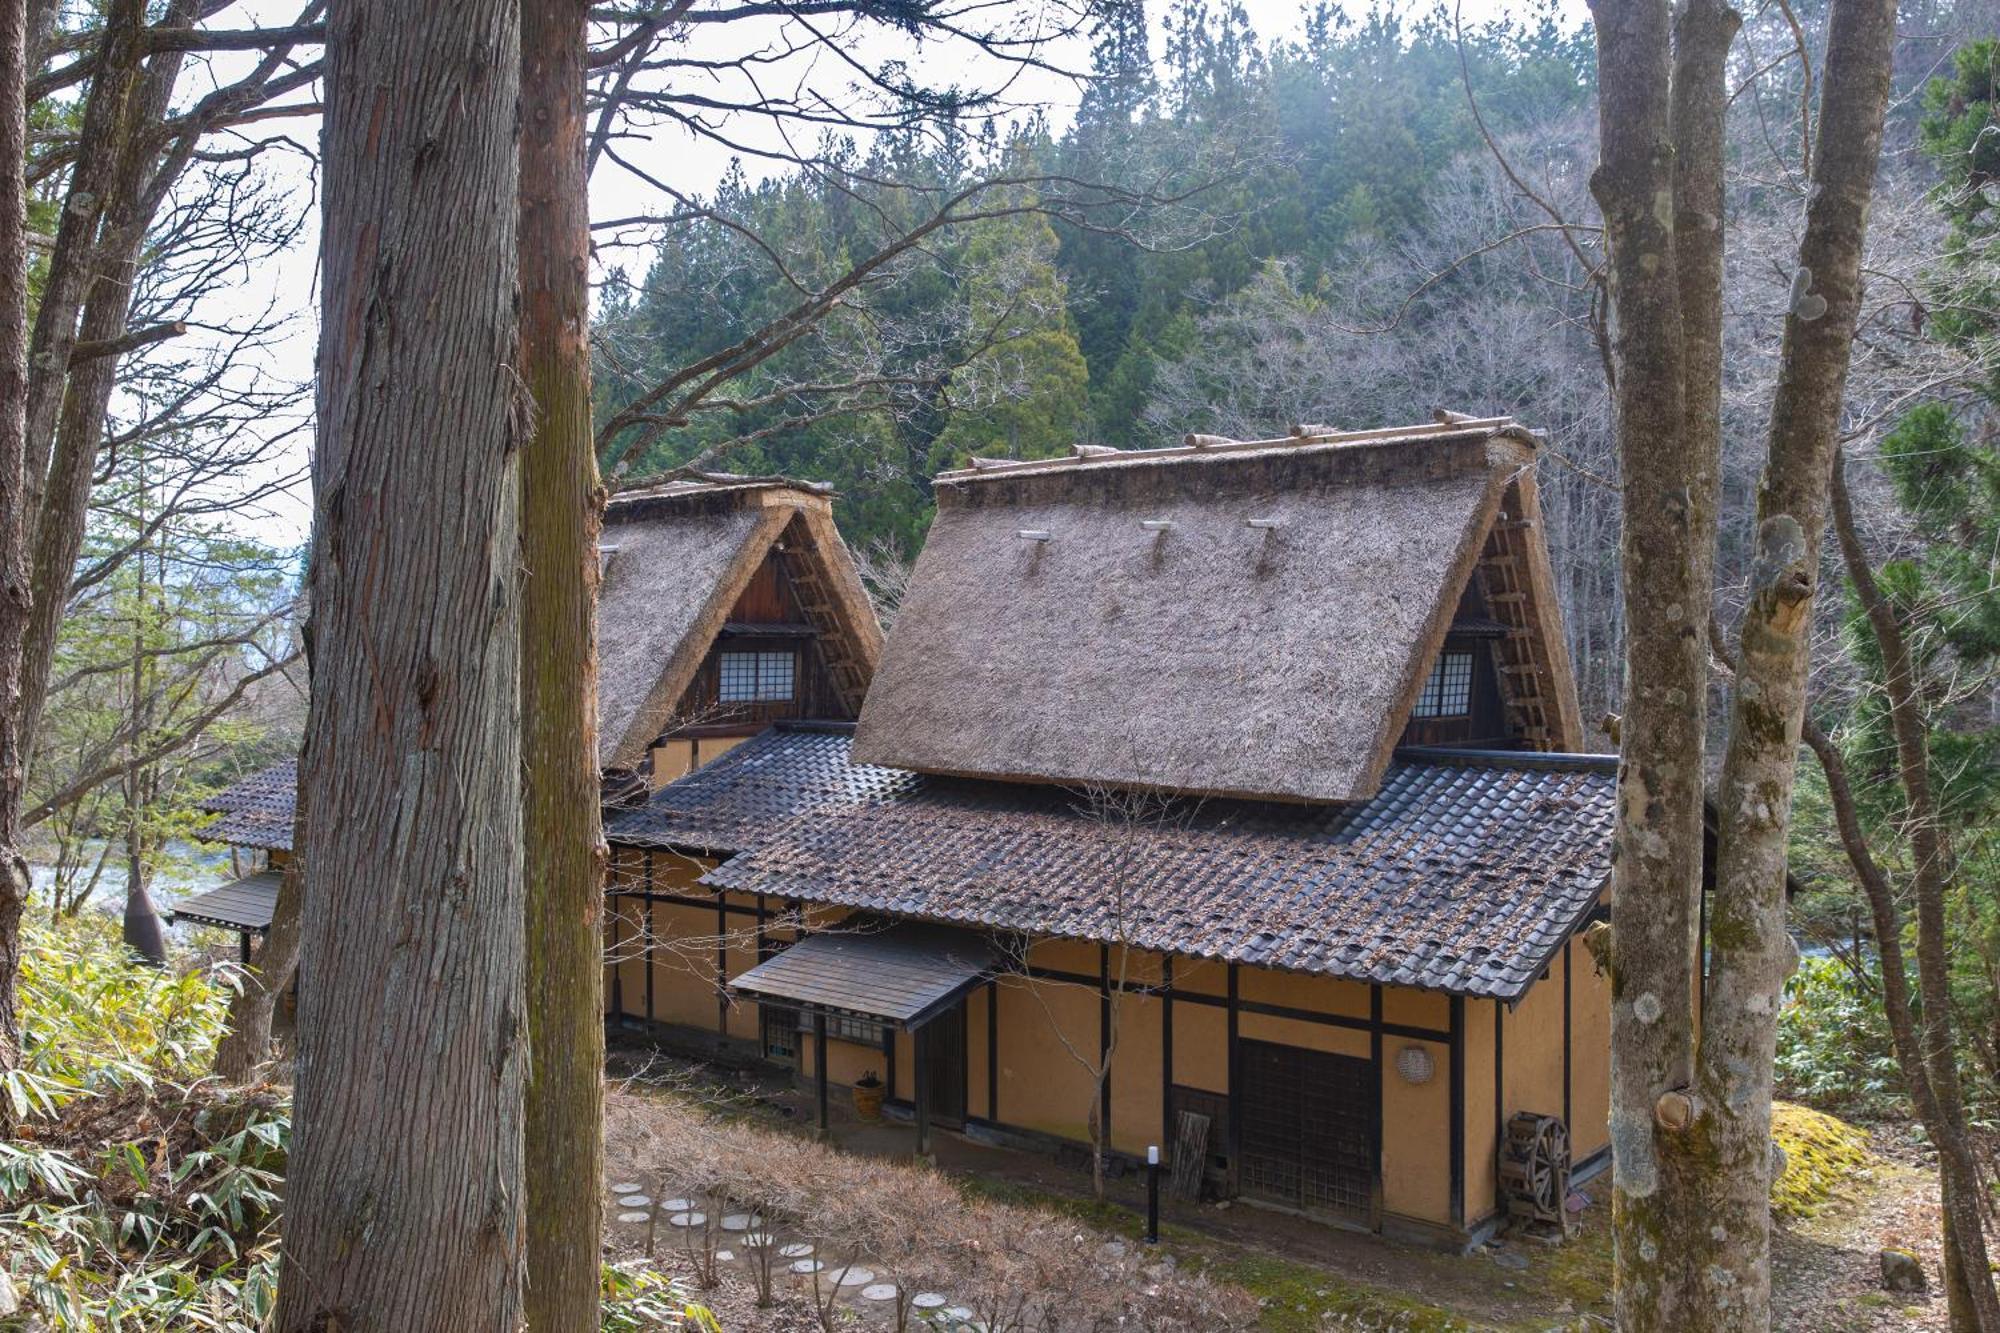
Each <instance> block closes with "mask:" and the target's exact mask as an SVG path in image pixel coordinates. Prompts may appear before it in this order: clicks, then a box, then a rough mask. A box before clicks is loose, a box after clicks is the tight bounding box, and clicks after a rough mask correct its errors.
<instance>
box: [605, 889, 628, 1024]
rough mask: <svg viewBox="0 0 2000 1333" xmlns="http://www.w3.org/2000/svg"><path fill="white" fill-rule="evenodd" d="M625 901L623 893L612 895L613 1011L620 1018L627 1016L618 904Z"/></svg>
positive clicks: (611, 955) (610, 951) (610, 950)
mask: <svg viewBox="0 0 2000 1333" xmlns="http://www.w3.org/2000/svg"><path fill="white" fill-rule="evenodd" d="M623 901H625V899H624V896H623V895H622V894H616V893H614V894H612V895H611V945H610V949H609V953H610V957H611V1012H612V1014H613V1015H614V1016H616V1017H618V1018H623V1017H625V969H624V968H623V967H621V966H620V965H619V962H618V945H619V943H620V941H619V938H618V913H619V912H620V910H622V909H621V908H620V907H619V906H618V904H620V903H621V902H623Z"/></svg>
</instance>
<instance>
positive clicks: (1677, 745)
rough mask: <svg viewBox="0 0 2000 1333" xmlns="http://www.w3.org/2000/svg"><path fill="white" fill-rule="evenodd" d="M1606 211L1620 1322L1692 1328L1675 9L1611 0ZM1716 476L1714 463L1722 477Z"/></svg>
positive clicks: (1603, 108) (1702, 684) (1693, 837)
mask: <svg viewBox="0 0 2000 1333" xmlns="http://www.w3.org/2000/svg"><path fill="white" fill-rule="evenodd" d="M1591 12H1592V14H1593V16H1594V18H1595V21H1596V30H1597V49H1598V88H1599V96H1598V116H1599V139H1600V142H1601V156H1602V164H1601V165H1600V166H1599V167H1598V168H1597V171H1596V173H1595V174H1594V175H1593V176H1592V178H1591V190H1592V192H1593V193H1594V194H1595V195H1596V196H1597V200H1598V204H1599V206H1600V207H1601V209H1602V210H1603V213H1604V225H1605V231H1606V237H1607V245H1608V247H1609V251H1610V256H1611V263H1610V267H1611V273H1610V281H1611V293H1612V299H1613V301H1614V303H1615V309H1616V321H1617V323H1616V328H1615V330H1614V335H1613V351H1614V356H1615V360H1616V364H1617V368H1618V374H1617V389H1616V392H1615V394H1614V398H1613V405H1614V409H1615V414H1616V430H1617V439H1618V442H1619V450H1620V458H1621V464H1622V469H1623V475H1624V488H1623V517H1624V537H1623V542H1622V559H1623V563H1624V568H1625V582H1624V593H1625V618H1624V623H1625V712H1624V718H1623V723H1622V726H1621V735H1622V738H1623V745H1622V750H1623V760H1622V763H1621V764H1620V767H1619V780H1618V789H1619V792H1618V801H1619V818H1618V828H1617V834H1616V845H1615V852H1614V858H1615V859H1614V861H1613V866H1614V870H1613V875H1612V905H1611V913H1612V920H1611V931H1612V939H1611V952H1610V955H1609V958H1610V973H1611V986H1612V1011H1611V1085H1612V1091H1611V1143H1612V1154H1613V1161H1614V1162H1615V1164H1616V1170H1615V1174H1614V1177H1613V1192H1612V1231H1613V1238H1614V1246H1615V1249H1616V1253H1617V1288H1616V1303H1617V1311H1618V1321H1619V1326H1620V1327H1621V1328H1623V1329H1626V1330H1629V1331H1631V1333H1638V1331H1640V1330H1649V1329H1660V1330H1682V1329H1686V1328H1688V1327H1690V1326H1691V1324H1690V1320H1691V1319H1692V1317H1693V1314H1692V1310H1691V1308H1690V1306H1689V1301H1690V1298H1691V1293H1690V1292H1689V1290H1688V1279H1687V1275H1686V1273H1685V1270H1684V1268H1683V1267H1682V1266H1681V1265H1680V1264H1679V1262H1678V1256H1679V1254H1680V1241H1681V1239H1682V1228H1683V1227H1684V1225H1685V1220H1684V1219H1685V1214H1686V1206H1685V1200H1686V1198H1687V1184H1686V1182H1685V1179H1684V1171H1683V1168H1682V1164H1681V1163H1680V1162H1679V1160H1678V1158H1677V1155H1676V1153H1675V1152H1674V1151H1673V1149H1674V1146H1675V1145H1674V1144H1672V1143H1671V1142H1666V1143H1662V1142H1660V1141H1659V1140H1658V1139H1657V1138H1656V1131H1655V1123H1654V1107H1655V1105H1656V1104H1657V1103H1658V1101H1659V1099H1660V1097H1661V1096H1662V1095H1663V1094H1665V1093H1668V1092H1669V1091H1671V1090H1674V1089H1678V1088H1684V1087H1686V1086H1687V1085H1688V1084H1689V1083H1690V1082H1691V1081H1692V1074H1693V1063H1694V1042H1693V1033H1692V1028H1691V1019H1692V1016H1693V1013H1694V1005H1695V984H1694V983H1695V926H1696V921H1697V916H1696V908H1697V904H1698V901H1699V897H1700V894H1701V860H1702V858H1701V851H1702V753H1703V721H1704V717H1703V714H1704V708H1703V703H1704V700H1705V698H1706V694H1707V680H1708V652H1707V615H1708V597H1709V589H1708V588H1707V587H1706V586H1705V584H1704V582H1703V572H1704V570H1705V569H1706V568H1707V565H1706V563H1705V562H1704V561H1702V560H1700V559H1697V558H1696V557H1695V556H1694V555H1693V553H1692V552H1691V550H1690V547H1689V544H1688V535H1689V527H1690V524H1692V523H1695V522H1697V521H1698V518H1697V512H1696V511H1697V510H1698V508H1699V507H1700V506H1701V505H1703V504H1705V503H1709V501H1708V500H1707V499H1706V497H1705V495H1704V493H1703V490H1702V488H1703V484H1704V480H1705V478H1704V476H1703V467H1702V462H1701V460H1700V458H1699V456H1698V452H1697V451H1696V450H1693V449H1689V448H1684V447H1683V445H1682V441H1681V438H1680V437H1681V432H1682V430H1683V428H1684V421H1685V414H1686V411H1687V392H1686V388H1685V377H1684V357H1683V354H1682V338H1681V293H1680V287H1679V284H1678V279H1677V274H1676V270H1675V267H1674V209H1673V207H1672V200H1673V199H1674V196H1675V173H1674V153H1673V144H1672V105H1671V88H1672V81H1671V77H1670V41H1669V33H1668V17H1669V15H1668V8H1667V6H1666V5H1664V4H1661V3H1658V0H1595V3H1593V4H1592V6H1591ZM1712 476H1713V470H1712V469H1710V470H1709V478H1712Z"/></svg>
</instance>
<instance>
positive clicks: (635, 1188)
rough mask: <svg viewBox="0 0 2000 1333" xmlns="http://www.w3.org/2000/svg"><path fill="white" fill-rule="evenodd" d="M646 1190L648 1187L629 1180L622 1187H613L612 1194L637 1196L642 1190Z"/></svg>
mask: <svg viewBox="0 0 2000 1333" xmlns="http://www.w3.org/2000/svg"><path fill="white" fill-rule="evenodd" d="M645 1188H646V1187H645V1186H644V1185H641V1184H640V1183H639V1182H638V1181H636V1180H628V1181H626V1182H625V1183H624V1184H622V1185H613V1186H612V1187H611V1192H612V1193H613V1194H637V1193H638V1192H639V1191H640V1190H643V1189H645Z"/></svg>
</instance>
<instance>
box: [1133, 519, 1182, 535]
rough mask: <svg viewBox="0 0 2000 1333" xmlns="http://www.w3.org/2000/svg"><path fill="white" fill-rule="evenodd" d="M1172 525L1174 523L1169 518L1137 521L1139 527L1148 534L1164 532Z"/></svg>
mask: <svg viewBox="0 0 2000 1333" xmlns="http://www.w3.org/2000/svg"><path fill="white" fill-rule="evenodd" d="M1173 525H1174V521H1173V520H1172V519H1170V518H1142V519H1140V520H1139V526H1140V527H1142V528H1144V529H1145V530H1146V531H1148V532H1165V531H1166V530H1167V529H1168V528H1171V527H1172V526H1173Z"/></svg>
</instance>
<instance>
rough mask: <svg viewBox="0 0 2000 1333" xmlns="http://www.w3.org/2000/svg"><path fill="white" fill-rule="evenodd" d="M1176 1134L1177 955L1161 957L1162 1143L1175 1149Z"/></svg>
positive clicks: (1163, 1145) (1162, 1145) (1161, 1144)
mask: <svg viewBox="0 0 2000 1333" xmlns="http://www.w3.org/2000/svg"><path fill="white" fill-rule="evenodd" d="M1175 1138H1176V1136H1175V1134H1174V956H1173V955H1172V954H1167V955H1166V956H1165V957H1163V958H1162V959H1161V960H1160V1146H1161V1147H1163V1148H1165V1149H1166V1150H1167V1151H1168V1152H1172V1151H1173V1147H1172V1145H1173V1144H1174V1142H1175Z"/></svg>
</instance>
